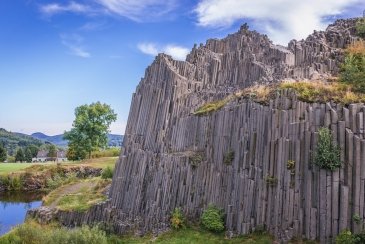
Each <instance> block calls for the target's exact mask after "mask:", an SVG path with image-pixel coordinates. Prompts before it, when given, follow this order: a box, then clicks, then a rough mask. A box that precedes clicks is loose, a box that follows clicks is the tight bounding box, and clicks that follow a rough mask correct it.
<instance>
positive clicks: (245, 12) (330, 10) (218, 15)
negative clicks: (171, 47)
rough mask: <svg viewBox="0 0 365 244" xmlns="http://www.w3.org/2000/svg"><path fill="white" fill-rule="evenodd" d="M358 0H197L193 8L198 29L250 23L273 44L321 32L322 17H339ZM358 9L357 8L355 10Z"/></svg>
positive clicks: (323, 24) (284, 42)
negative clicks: (243, 20) (260, 29)
mask: <svg viewBox="0 0 365 244" xmlns="http://www.w3.org/2000/svg"><path fill="white" fill-rule="evenodd" d="M360 2H361V0H305V1H303V0H255V1H252V0H200V2H199V4H198V5H197V6H196V8H195V10H194V11H195V13H196V14H197V17H198V25H200V26H205V27H227V26H230V25H232V24H233V23H234V22H235V21H237V20H242V19H251V20H253V21H254V23H255V24H257V25H258V26H261V27H262V28H263V29H264V30H265V31H266V33H267V34H268V35H269V36H270V38H271V39H272V40H273V41H274V42H277V43H280V44H287V43H288V41H289V40H291V39H293V38H295V39H302V38H305V37H306V36H307V35H308V34H311V33H312V32H313V30H320V29H324V28H325V26H326V24H327V23H326V22H325V21H324V18H325V17H328V16H333V15H337V14H341V13H342V12H343V11H345V10H346V8H348V7H351V6H353V5H354V4H356V3H360ZM359 7H360V6H359Z"/></svg>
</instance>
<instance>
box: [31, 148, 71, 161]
mask: <svg viewBox="0 0 365 244" xmlns="http://www.w3.org/2000/svg"><path fill="white" fill-rule="evenodd" d="M48 153H49V151H47V150H39V151H38V153H37V157H35V158H32V162H49V161H53V162H65V161H67V157H66V152H65V151H61V150H59V151H57V154H56V157H49V156H48Z"/></svg>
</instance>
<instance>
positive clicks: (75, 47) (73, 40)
mask: <svg viewBox="0 0 365 244" xmlns="http://www.w3.org/2000/svg"><path fill="white" fill-rule="evenodd" d="M61 41H62V44H63V45H65V46H66V47H68V49H69V50H70V51H71V54H72V55H75V56H78V57H81V58H90V57H91V54H90V53H89V52H87V51H86V50H85V49H84V47H83V38H82V37H81V36H80V35H77V34H72V35H67V34H62V35H61Z"/></svg>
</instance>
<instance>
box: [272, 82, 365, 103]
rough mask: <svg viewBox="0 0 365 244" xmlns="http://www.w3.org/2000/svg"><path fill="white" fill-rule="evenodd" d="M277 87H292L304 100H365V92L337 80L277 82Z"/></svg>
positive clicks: (353, 101) (356, 101) (320, 101)
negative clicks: (356, 90) (354, 89)
mask: <svg viewBox="0 0 365 244" xmlns="http://www.w3.org/2000/svg"><path fill="white" fill-rule="evenodd" d="M278 88H279V89H293V90H295V91H296V92H297V95H298V98H299V100H302V101H305V102H311V103H313V102H318V103H326V102H329V101H333V102H335V103H339V104H344V105H348V104H351V103H363V102H365V94H364V93H361V92H355V91H353V87H352V85H350V84H344V83H339V82H306V81H301V82H291V83H281V84H279V87H278Z"/></svg>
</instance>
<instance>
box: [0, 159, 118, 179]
mask: <svg viewBox="0 0 365 244" xmlns="http://www.w3.org/2000/svg"><path fill="white" fill-rule="evenodd" d="M117 159H118V157H108V158H95V159H88V160H84V161H74V162H72V161H69V162H65V163H61V164H62V165H65V166H75V165H80V166H81V165H82V166H91V167H94V168H103V169H104V168H106V167H108V166H109V167H111V168H112V169H114V166H115V162H116V161H117ZM34 165H44V166H46V167H52V166H55V165H56V164H55V163H0V175H6V174H11V173H21V172H24V171H25V169H27V168H29V167H32V166H34Z"/></svg>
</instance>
